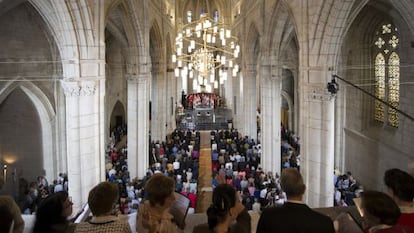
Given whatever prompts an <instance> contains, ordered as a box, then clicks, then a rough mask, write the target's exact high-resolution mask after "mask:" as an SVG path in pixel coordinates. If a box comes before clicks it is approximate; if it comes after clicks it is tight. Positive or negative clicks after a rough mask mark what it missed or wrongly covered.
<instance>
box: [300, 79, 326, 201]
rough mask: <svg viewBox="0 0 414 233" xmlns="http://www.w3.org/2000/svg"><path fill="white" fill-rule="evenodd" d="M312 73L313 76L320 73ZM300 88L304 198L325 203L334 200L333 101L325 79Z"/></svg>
mask: <svg viewBox="0 0 414 233" xmlns="http://www.w3.org/2000/svg"><path fill="white" fill-rule="evenodd" d="M315 73H318V74H315V77H321V76H322V77H323V74H321V73H320V72H315ZM312 75H313V74H312V72H311V74H310V75H309V76H312ZM312 77H313V76H312ZM302 90H305V93H304V96H303V98H302V99H303V103H301V105H300V106H301V111H300V112H301V122H302V125H301V135H303V136H304V138H303V140H302V139H301V140H302V142H305V143H304V144H303V143H302V145H303V146H302V145H301V157H302V163H301V172H302V174H303V176H304V178H305V181H306V184H307V192H306V197H305V199H306V202H307V203H308V204H309V205H310V206H311V207H328V206H332V204H333V168H334V101H333V100H331V98H330V94H329V93H328V91H327V89H326V83H317V84H316V83H313V84H306V85H305V86H304V87H303V88H302Z"/></svg>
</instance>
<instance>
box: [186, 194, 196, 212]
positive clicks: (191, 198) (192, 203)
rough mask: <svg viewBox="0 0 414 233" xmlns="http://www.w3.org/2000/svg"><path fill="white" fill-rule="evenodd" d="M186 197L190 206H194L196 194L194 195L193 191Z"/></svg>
mask: <svg viewBox="0 0 414 233" xmlns="http://www.w3.org/2000/svg"><path fill="white" fill-rule="evenodd" d="M187 197H188V199H190V204H191V207H193V208H195V207H196V203H197V195H195V194H194V193H189V194H188V195H187Z"/></svg>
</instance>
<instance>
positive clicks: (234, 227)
mask: <svg viewBox="0 0 414 233" xmlns="http://www.w3.org/2000/svg"><path fill="white" fill-rule="evenodd" d="M207 218H208V223H207V224H201V225H198V226H196V227H194V230H193V232H194V233H227V232H231V233H233V232H234V233H236V232H237V233H250V230H251V223H250V215H249V213H248V212H247V210H246V208H245V207H244V206H243V205H242V203H241V202H240V197H239V194H238V193H237V192H236V190H235V189H234V187H233V186H231V185H228V184H219V185H217V187H216V188H215V189H214V191H213V200H212V204H211V206H210V207H209V208H208V209H207ZM234 220H236V223H235V224H233V221H234Z"/></svg>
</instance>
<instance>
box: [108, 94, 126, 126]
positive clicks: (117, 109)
mask: <svg viewBox="0 0 414 233" xmlns="http://www.w3.org/2000/svg"><path fill="white" fill-rule="evenodd" d="M119 116H121V117H122V123H125V122H126V111H125V106H124V105H123V104H122V102H121V101H119V100H118V101H116V103H115V104H114V105H113V107H112V111H111V118H110V124H109V125H110V130H112V128H113V127H115V126H116V125H117V123H119V122H118V119H117V117H119Z"/></svg>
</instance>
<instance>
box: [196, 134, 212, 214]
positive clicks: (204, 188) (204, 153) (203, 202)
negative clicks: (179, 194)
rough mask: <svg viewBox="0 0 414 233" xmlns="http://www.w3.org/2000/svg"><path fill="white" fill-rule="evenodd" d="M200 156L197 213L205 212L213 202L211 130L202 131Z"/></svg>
mask: <svg viewBox="0 0 414 233" xmlns="http://www.w3.org/2000/svg"><path fill="white" fill-rule="evenodd" d="M200 134H201V135H200V157H199V176H198V185H197V187H198V190H197V195H198V196H197V207H196V211H195V212H196V213H205V212H206V210H207V208H208V207H209V206H210V203H211V195H212V188H211V180H212V178H211V147H210V131H200Z"/></svg>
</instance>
